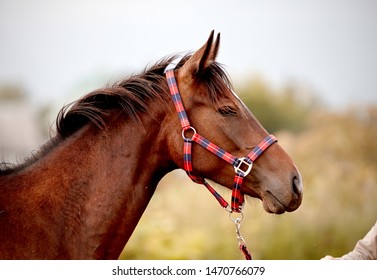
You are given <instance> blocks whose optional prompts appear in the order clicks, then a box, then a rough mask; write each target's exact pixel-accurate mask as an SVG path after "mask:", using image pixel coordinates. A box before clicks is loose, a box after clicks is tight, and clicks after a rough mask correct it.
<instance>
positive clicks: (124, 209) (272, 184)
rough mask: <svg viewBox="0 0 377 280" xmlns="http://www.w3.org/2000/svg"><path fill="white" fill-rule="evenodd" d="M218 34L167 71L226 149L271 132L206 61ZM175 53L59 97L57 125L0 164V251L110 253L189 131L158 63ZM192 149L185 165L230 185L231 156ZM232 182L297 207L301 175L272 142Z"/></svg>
mask: <svg viewBox="0 0 377 280" xmlns="http://www.w3.org/2000/svg"><path fill="white" fill-rule="evenodd" d="M219 45H220V33H218V34H217V36H216V38H215V36H214V31H212V32H211V34H210V37H209V38H208V40H207V41H206V43H205V44H204V45H203V46H202V47H201V48H199V49H198V50H197V51H195V52H193V53H187V54H186V55H184V56H183V57H182V58H181V59H180V61H179V62H178V63H177V64H176V66H175V68H174V70H172V73H173V74H174V76H175V78H176V86H177V89H178V90H179V93H180V96H181V99H182V106H184V109H185V112H187V116H188V118H189V120H190V124H191V125H192V128H194V127H195V132H196V131H198V133H200V135H204V136H205V137H206V139H210V140H211V141H213V143H216V144H217V145H218V146H220V147H221V148H222V149H224V150H226V151H227V152H228V153H229V154H232V155H235V158H236V157H241V156H243V155H245V154H247V153H248V152H250V150H252V149H253V148H254V147H256V145H257V144H258V143H259V142H260V140H261V139H264V138H265V137H267V136H268V135H269V134H268V133H267V131H266V130H265V129H264V128H263V127H262V125H261V124H260V123H259V122H258V121H257V120H256V118H255V117H254V116H253V114H252V113H251V112H250V111H249V110H248V109H247V107H246V106H245V105H244V104H243V103H242V101H241V99H240V98H238V96H237V95H236V94H235V93H234V91H233V88H232V84H231V82H230V78H229V76H228V74H227V73H226V71H225V70H224V67H223V65H221V64H220V63H218V62H217V61H216V57H217V54H218V50H219ZM176 58H177V55H172V56H168V57H165V58H163V59H161V60H160V61H158V62H157V63H156V64H154V65H152V66H150V67H148V68H146V69H144V70H143V71H142V72H140V73H139V74H135V75H131V76H129V77H127V78H125V79H124V80H121V81H118V82H116V83H114V84H113V85H107V86H106V87H104V88H102V89H97V90H94V91H92V92H90V93H88V94H86V95H84V96H83V97H81V98H80V99H78V100H77V101H75V102H72V103H70V104H68V105H65V106H64V107H63V108H62V109H61V110H60V111H59V113H58V116H57V119H56V132H55V135H54V136H51V137H50V139H49V140H48V141H47V142H46V144H44V145H43V146H42V147H41V148H40V150H39V152H37V153H36V154H34V155H32V156H31V157H29V158H28V159H26V160H25V161H24V162H23V163H21V164H14V165H10V164H6V163H3V164H1V165H0V166H1V169H0V258H1V259H117V258H118V257H119V255H120V253H121V252H122V250H123V248H124V247H125V245H126V243H127V241H128V240H129V238H130V236H131V235H132V233H133V231H134V229H135V227H136V225H137V224H138V221H139V219H140V218H141V216H142V214H143V212H144V210H145V209H146V207H147V205H148V203H149V201H150V199H151V198H152V196H153V194H154V192H155V190H156V187H157V184H158V182H159V181H160V180H161V179H162V178H163V177H164V176H165V175H166V174H167V173H169V172H171V171H173V170H175V169H184V168H185V166H184V165H185V164H186V163H185V160H184V152H183V150H182V147H183V146H184V144H185V138H190V137H191V136H192V134H193V133H194V132H193V131H191V130H192V129H191V126H190V129H188V130H186V131H184V132H183V133H182V126H181V124H180V119H179V118H178V117H177V112H176V108H175V105H174V102H173V101H172V99H171V95H170V94H169V85H168V83H167V80H166V77H165V74H164V72H165V69H166V68H167V66H168V65H170V64H171V63H172V62H173V61H174V60H176ZM182 134H186V135H183V137H182ZM274 142H276V141H274ZM190 156H191V157H192V166H191V167H192V170H191V173H192V176H196V177H197V178H208V179H210V180H212V181H214V182H216V183H218V184H220V185H222V186H224V187H226V188H229V189H231V188H232V186H233V183H234V182H233V176H234V172H235V170H234V167H233V166H232V165H230V164H228V163H227V162H226V161H224V160H222V159H221V158H219V157H218V156H216V155H215V154H214V153H213V152H212V153H211V152H209V151H208V150H206V149H203V148H201V147H200V146H199V145H194V146H193V147H192V153H191V154H190ZM241 164H244V163H243V162H242V163H241ZM246 168H247V169H248V166H246ZM242 169H245V167H242ZM239 191H240V192H242V194H245V195H248V196H251V197H255V198H258V199H260V200H261V201H262V204H263V207H264V209H265V211H267V212H268V213H275V214H282V213H284V212H286V211H287V212H290V211H294V210H296V209H297V208H298V207H299V206H300V204H301V201H302V196H303V191H302V178H301V175H300V172H299V170H298V169H297V167H296V165H295V164H294V162H293V160H292V159H291V158H290V156H289V155H288V154H287V153H286V152H285V151H284V150H283V148H282V147H281V146H280V145H279V144H278V143H273V145H271V146H270V147H269V148H268V150H266V151H265V152H264V153H263V155H261V156H260V157H259V158H258V159H257V160H256V161H255V162H254V165H253V169H252V172H250V173H249V174H246V176H245V177H244V178H243V183H242V185H241V186H240V190H239Z"/></svg>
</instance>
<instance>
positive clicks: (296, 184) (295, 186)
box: [292, 176, 302, 198]
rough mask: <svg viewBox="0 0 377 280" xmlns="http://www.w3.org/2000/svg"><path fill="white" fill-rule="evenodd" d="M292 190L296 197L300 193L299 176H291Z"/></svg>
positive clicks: (300, 183) (299, 195)
mask: <svg viewBox="0 0 377 280" xmlns="http://www.w3.org/2000/svg"><path fill="white" fill-rule="evenodd" d="M292 191H293V193H294V194H295V196H296V197H297V198H299V197H301V195H302V182H301V178H300V177H299V176H293V179H292Z"/></svg>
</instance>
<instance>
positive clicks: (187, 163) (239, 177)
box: [165, 65, 277, 259]
mask: <svg viewBox="0 0 377 280" xmlns="http://www.w3.org/2000/svg"><path fill="white" fill-rule="evenodd" d="M174 68H175V67H172V66H170V65H169V66H168V67H167V68H166V69H165V75H166V79H167V83H168V86H169V90H170V94H171V98H172V100H173V102H174V106H175V108H176V111H177V113H178V117H179V120H180V122H181V126H182V137H183V140H184V145H183V168H184V170H185V171H186V173H187V175H188V176H189V177H190V179H191V180H192V181H194V182H195V183H198V184H202V185H204V186H205V187H206V188H207V189H208V190H209V191H210V192H211V193H212V195H213V196H214V197H215V198H216V199H217V201H218V202H219V204H220V205H221V206H222V207H223V208H224V209H225V210H226V211H228V212H229V217H230V219H231V220H232V221H233V222H234V223H235V225H236V233H237V239H238V242H239V247H240V249H241V251H242V252H243V253H244V255H245V257H246V259H251V255H250V254H249V253H248V251H247V248H246V244H245V240H244V239H243V237H242V236H241V234H240V231H239V229H240V225H241V221H242V218H243V214H242V208H243V204H244V194H243V193H242V192H241V186H242V182H243V179H244V178H245V177H246V176H247V175H249V173H250V172H251V169H252V168H253V163H254V161H255V160H256V159H257V158H258V157H259V156H260V155H261V154H262V153H263V152H264V151H265V150H266V149H267V148H268V147H270V146H271V145H272V144H274V143H275V142H277V139H276V137H275V136H273V135H268V136H267V137H266V138H264V139H263V140H262V141H261V142H260V143H259V144H258V145H257V146H256V147H255V148H254V149H252V151H251V152H250V153H249V154H247V155H246V156H245V157H241V158H238V157H235V156H233V155H232V154H230V153H228V152H227V151H225V150H223V149H222V148H220V147H219V146H217V145H216V144H214V143H212V142H211V141H209V140H208V139H206V138H204V137H203V136H201V135H200V134H198V133H197V132H196V130H195V128H194V127H192V126H191V124H190V121H189V119H188V116H187V113H186V110H185V108H184V106H183V102H182V99H181V95H180V93H179V90H178V86H177V82H176V79H175V76H174ZM190 135H191V136H190ZM193 142H195V143H197V144H199V145H200V146H202V147H203V148H204V149H206V150H208V151H210V152H211V153H213V154H215V155H216V156H218V157H219V158H221V159H223V160H225V161H226V162H228V163H229V164H231V165H233V167H234V171H235V176H234V180H233V188H232V197H231V206H230V207H229V204H228V202H227V201H226V200H225V199H224V198H223V197H222V196H221V195H220V194H219V193H218V192H216V191H215V189H214V188H213V187H211V186H210V185H209V183H208V182H207V181H206V180H205V179H204V178H203V177H200V176H196V175H194V174H192V172H193V168H192V143H193ZM233 212H235V213H240V214H241V217H239V218H235V219H233V218H232V216H231V214H232V213H233Z"/></svg>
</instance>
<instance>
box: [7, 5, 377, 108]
mask: <svg viewBox="0 0 377 280" xmlns="http://www.w3.org/2000/svg"><path fill="white" fill-rule="evenodd" d="M212 29H214V30H215V31H216V32H220V33H221V47H220V54H219V56H218V61H219V62H221V63H223V64H225V65H226V69H227V71H228V72H229V74H230V76H231V78H232V79H233V81H235V82H236V81H238V80H242V79H243V78H245V79H246V78H247V77H252V76H253V75H258V76H260V77H263V79H265V80H266V81H267V82H268V83H271V84H272V85H273V86H275V87H277V88H279V87H280V86H284V85H286V84H287V83H292V82H293V83H299V84H303V85H306V86H308V87H309V88H311V89H312V90H313V92H315V93H316V94H319V95H320V97H321V98H322V99H323V100H324V101H325V103H327V104H329V105H330V106H333V107H342V106H348V105H350V104H362V103H377V75H376V74H377V1H375V0H306V1H303V0H263V1H262V0H259V1H256V0H251V1H250V0H249V1H248V0H244V1H241V0H234V1H225V0H209V1H203V0H185V1H173V0H160V1H156V0H154V1H153V0H138V1H128V0H123V1H121V0H106V1H99V0H65V1H56V0H50V1H47V0H46V1H42V0H17V1H14V0H0V85H1V84H19V85H21V86H22V87H23V88H25V89H26V91H27V92H28V94H29V95H30V98H31V100H32V101H33V102H34V103H37V104H43V103H46V102H55V103H59V104H61V105H63V104H64V103H67V102H69V101H72V100H70V99H72V98H73V96H74V95H75V94H77V90H78V89H80V90H82V92H80V94H79V95H83V94H85V93H86V92H87V91H90V90H94V89H96V88H98V87H101V86H103V85H106V84H107V83H108V82H109V80H110V81H111V80H113V81H115V79H116V78H118V77H122V75H126V74H129V73H130V72H138V71H141V70H143V69H144V67H145V66H147V65H151V64H153V63H154V62H156V61H157V60H159V59H160V58H162V57H164V56H166V55H170V54H172V53H176V52H185V51H193V50H196V49H197V48H199V47H200V46H201V45H203V44H204V43H205V41H206V40H207V38H208V36H209V33H210V31H211V30H212ZM77 97H78V96H75V98H77Z"/></svg>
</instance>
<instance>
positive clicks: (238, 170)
mask: <svg viewBox="0 0 377 280" xmlns="http://www.w3.org/2000/svg"><path fill="white" fill-rule="evenodd" d="M238 160H239V163H238V164H237V165H234V166H233V167H234V170H235V171H236V174H239V175H240V176H242V177H246V176H247V175H249V173H250V171H251V169H252V168H253V162H251V163H248V162H247V161H246V157H242V158H239V159H238ZM243 165H246V166H247V169H246V171H244V170H243V169H242V168H241V167H242V166H243Z"/></svg>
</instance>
